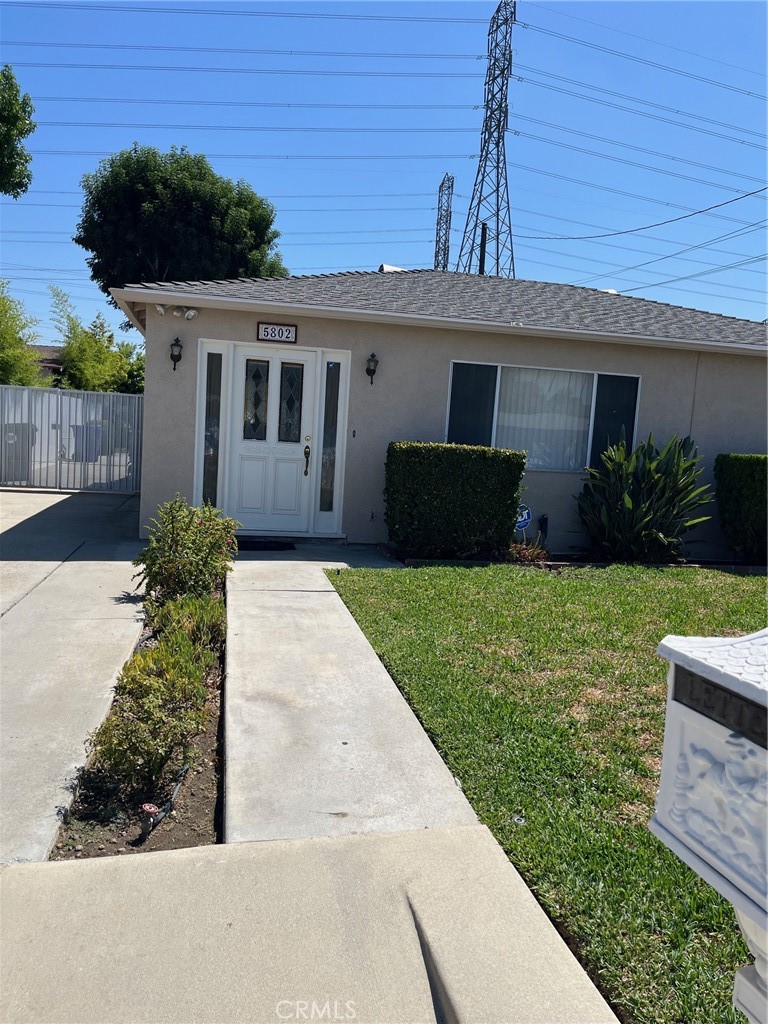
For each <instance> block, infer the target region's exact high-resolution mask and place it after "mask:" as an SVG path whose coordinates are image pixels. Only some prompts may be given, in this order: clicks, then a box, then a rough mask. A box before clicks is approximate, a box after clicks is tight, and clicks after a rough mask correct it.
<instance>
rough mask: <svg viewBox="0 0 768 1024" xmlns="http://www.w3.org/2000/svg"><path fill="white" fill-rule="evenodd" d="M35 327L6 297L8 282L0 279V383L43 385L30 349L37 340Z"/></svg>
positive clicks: (35, 358) (13, 302) (35, 322)
mask: <svg viewBox="0 0 768 1024" xmlns="http://www.w3.org/2000/svg"><path fill="white" fill-rule="evenodd" d="M36 324H37V321H36V320H33V319H32V318H31V317H29V316H27V314H26V312H25V310H24V307H23V305H22V304H21V303H20V302H19V301H18V300H17V299H12V298H11V296H10V295H9V294H8V282H7V281H2V280H0V384H18V385H21V386H22V387H35V386H36V385H38V384H42V382H43V379H42V374H41V373H40V367H39V365H38V362H37V354H36V353H35V351H34V350H33V349H31V348H30V347H29V346H30V345H34V344H35V342H36V341H37V340H38V335H37V334H36V332H35V330H34V328H35V326H36Z"/></svg>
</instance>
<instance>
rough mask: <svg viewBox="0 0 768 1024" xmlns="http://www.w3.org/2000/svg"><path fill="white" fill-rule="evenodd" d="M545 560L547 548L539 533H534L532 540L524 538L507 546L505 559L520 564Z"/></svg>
mask: <svg viewBox="0 0 768 1024" xmlns="http://www.w3.org/2000/svg"><path fill="white" fill-rule="evenodd" d="M546 560H547V549H546V548H545V547H544V546H543V544H542V543H541V534H540V533H539V534H537V535H536V539H535V540H533V541H527V540H524V541H522V542H520V543H513V544H510V546H509V554H508V555H507V561H509V562H520V563H522V564H527V563H535V562H545V561H546Z"/></svg>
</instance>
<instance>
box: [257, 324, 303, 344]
mask: <svg viewBox="0 0 768 1024" xmlns="http://www.w3.org/2000/svg"><path fill="white" fill-rule="evenodd" d="M256 337H257V338H258V340H259V341H282V342H290V343H291V344H293V345H295V344H296V325H295V324H259V325H258V334H257V335H256Z"/></svg>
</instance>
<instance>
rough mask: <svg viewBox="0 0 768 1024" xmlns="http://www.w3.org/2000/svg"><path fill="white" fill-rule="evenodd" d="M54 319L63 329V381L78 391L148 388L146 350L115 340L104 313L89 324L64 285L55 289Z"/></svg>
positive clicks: (124, 390)
mask: <svg viewBox="0 0 768 1024" xmlns="http://www.w3.org/2000/svg"><path fill="white" fill-rule="evenodd" d="M51 292H52V294H53V318H54V321H55V322H56V325H57V326H58V328H59V330H60V331H61V334H62V338H63V341H64V345H63V347H62V350H61V362H62V366H63V369H62V372H61V377H60V380H59V384H60V386H61V387H63V388H71V389H73V390H75V391H120V392H123V393H126V394H141V392H143V390H144V353H143V352H141V353H137V351H136V348H135V346H133V345H132V344H131V343H130V342H129V341H121V342H116V341H115V335H114V332H113V331H111V330H110V329H109V325H108V324H107V321H106V320H105V319H104V316H103V315H102V314H101V313H97V314H96V316H95V318H94V320H93V322H92V323H91V325H90V326H89V327H85V326H84V324H83V322H82V321H81V320H80V318H79V317H78V316H77V315H76V313H75V312H74V310H73V309H72V304H71V303H70V301H69V298H68V297H67V295H66V294H65V292H63V291H62V290H61V289H60V288H56V287H55V286H54V287H52V288H51Z"/></svg>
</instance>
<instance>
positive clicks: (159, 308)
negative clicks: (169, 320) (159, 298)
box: [155, 304, 168, 316]
mask: <svg viewBox="0 0 768 1024" xmlns="http://www.w3.org/2000/svg"><path fill="white" fill-rule="evenodd" d="M155 309H156V310H157V312H158V313H159V314H160V316H165V311H166V309H168V307H167V306H163V305H161V304H156V305H155Z"/></svg>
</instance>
